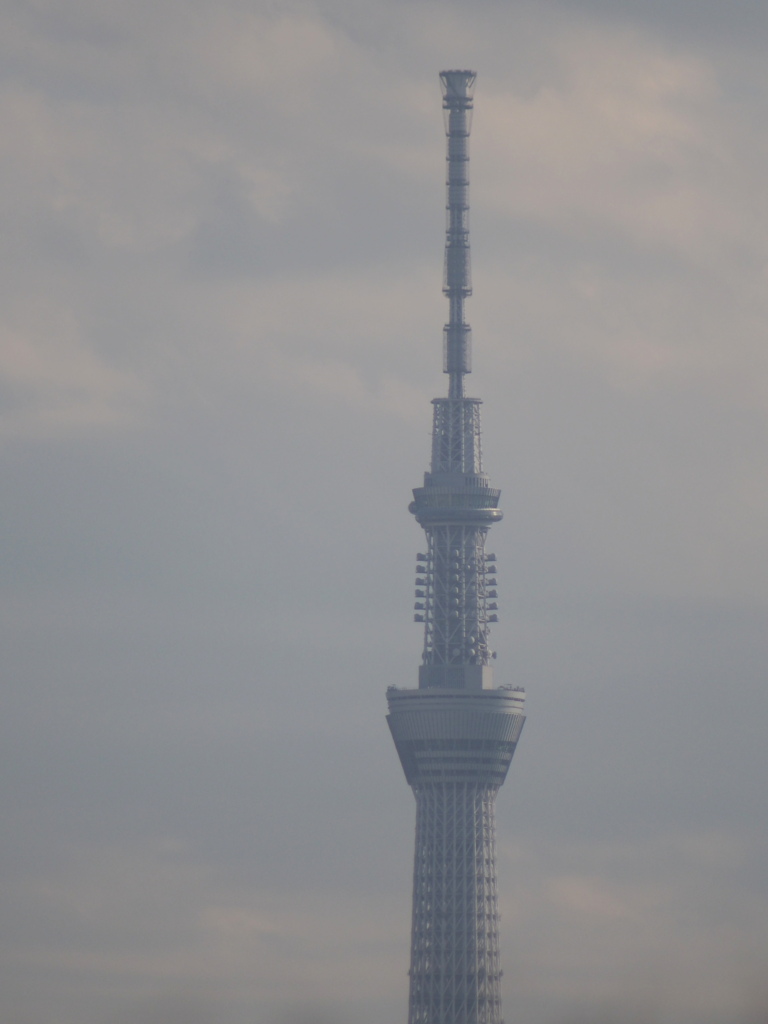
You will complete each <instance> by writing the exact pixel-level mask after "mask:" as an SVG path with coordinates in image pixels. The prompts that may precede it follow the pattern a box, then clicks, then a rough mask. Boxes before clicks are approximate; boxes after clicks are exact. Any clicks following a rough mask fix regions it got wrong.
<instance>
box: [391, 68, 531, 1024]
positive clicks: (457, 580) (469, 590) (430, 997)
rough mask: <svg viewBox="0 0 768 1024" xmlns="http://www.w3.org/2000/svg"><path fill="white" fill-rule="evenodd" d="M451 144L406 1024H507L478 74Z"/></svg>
mask: <svg viewBox="0 0 768 1024" xmlns="http://www.w3.org/2000/svg"><path fill="white" fill-rule="evenodd" d="M440 80H441V84H442V90H443V110H444V112H445V123H446V134H447V137H448V140H447V177H446V191H447V200H446V209H447V228H446V242H445V273H444V282H443V291H444V293H445V295H446V296H447V298H448V303H449V320H448V323H447V324H446V325H445V328H444V334H443V338H444V344H443V370H444V372H445V373H447V374H448V377H449V384H448V396H447V397H446V398H435V399H434V400H433V406H434V415H433V428H432V460H431V464H430V469H429V472H427V473H425V474H424V485H423V487H418V488H416V489H414V492H413V502H412V503H411V505H410V511H411V512H412V513H413V515H414V516H415V517H416V520H417V522H418V523H419V524H420V525H421V526H422V528H423V529H424V532H425V535H426V542H427V550H426V552H424V553H420V554H418V555H417V556H416V604H415V615H414V619H415V620H416V622H419V623H423V624H424V650H423V656H422V664H421V666H420V668H419V685H418V689H398V688H396V687H390V688H389V690H388V691H387V700H388V704H389V715H388V718H387V721H388V723H389V727H390V730H391V732H392V737H393V739H394V741H395V746H396V748H397V752H398V755H399V757H400V761H401V764H402V766H403V770H404V772H405V776H406V780H407V781H408V784H409V785H410V786H411V787H412V789H413V793H414V796H415V797H416V848H415V856H414V872H413V920H412V930H411V969H410V998H409V1016H408V1021H409V1024H503V1022H502V1018H501V985H500V979H501V969H500V966H499V942H498V936H499V930H498V923H499V913H498V907H497V899H496V855H495V838H494V834H495V825H494V805H495V799H496V793H497V792H498V790H499V787H500V786H501V785H502V783H503V782H504V779H505V778H506V775H507V771H508V769H509V765H510V762H511V760H512V756H513V754H514V751H515V747H516V745H517V741H518V739H519V737H520V732H521V730H522V728H523V723H524V721H525V715H524V713H523V711H524V703H525V694H524V691H523V690H522V689H521V688H520V687H515V688H512V687H501V688H498V689H495V688H494V686H493V681H492V673H491V668H490V663H491V661H492V659H494V658H495V657H496V655H495V652H493V651H492V650H491V648H490V646H489V630H490V625H491V624H492V623H494V622H496V621H497V615H496V608H497V604H496V600H495V599H496V596H497V592H496V589H495V588H496V585H497V583H496V556H495V555H493V554H486V551H485V542H486V538H487V535H488V530H489V528H490V527H491V525H492V524H493V523H495V522H498V520H499V519H501V517H502V513H501V510H500V509H499V507H498V503H499V498H500V494H501V492H500V491H498V490H496V489H495V488H493V487H492V486H491V483H490V480H489V478H488V476H487V475H486V474H485V473H484V472H483V465H482V453H481V431H480V405H481V402H480V399H478V398H468V397H466V396H465V394H464V378H465V376H466V374H468V373H469V372H470V370H471V356H470V342H471V331H470V327H469V325H468V324H467V323H466V322H465V319H464V300H465V299H466V298H467V297H468V296H469V295H470V294H471V292H472V287H471V283H470V248H469V131H470V123H471V114H472V103H473V100H472V88H473V85H474V81H475V73H474V72H473V71H443V72H441V74H440Z"/></svg>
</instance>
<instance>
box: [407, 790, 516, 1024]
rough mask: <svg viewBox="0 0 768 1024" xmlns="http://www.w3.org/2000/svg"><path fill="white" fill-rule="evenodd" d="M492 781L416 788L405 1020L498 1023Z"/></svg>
mask: <svg viewBox="0 0 768 1024" xmlns="http://www.w3.org/2000/svg"><path fill="white" fill-rule="evenodd" d="M497 791H498V787H497V786H488V785H476V784H467V783H453V784H451V783H448V784H442V785H426V786H419V785H417V786H414V794H415V796H416V808H417V810H416V851H415V857H414V868H413V926H412V932H411V971H410V974H411V986H410V999H409V1016H408V1021H409V1024H502V1019H501V969H500V965H499V912H498V906H497V899H496V850H495V820H494V804H495V800H496V793H497Z"/></svg>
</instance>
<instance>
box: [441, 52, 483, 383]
mask: <svg viewBox="0 0 768 1024" xmlns="http://www.w3.org/2000/svg"><path fill="white" fill-rule="evenodd" d="M475 77H476V76H475V72H474V71H441V72H440V84H441V86H442V90H443V111H444V121H445V134H446V135H447V137H448V138H447V146H446V150H447V152H446V165H447V166H446V171H447V173H446V181H445V185H446V203H445V208H446V213H447V218H446V229H445V270H444V275H443V294H444V295H446V296H447V298H448V303H449V316H448V323H447V324H446V325H445V329H444V344H443V371H444V372H445V373H448V374H450V378H449V387H448V394H449V396H450V397H451V398H461V397H462V395H463V394H464V374H465V373H470V372H471V370H472V352H471V345H472V332H471V329H470V326H469V324H468V323H465V321H464V300H465V299H466V298H467V297H468V296H469V295H471V294H472V278H471V267H470V254H469V132H470V129H471V126H472V105H473V103H472V89H473V88H474V84H475Z"/></svg>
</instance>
